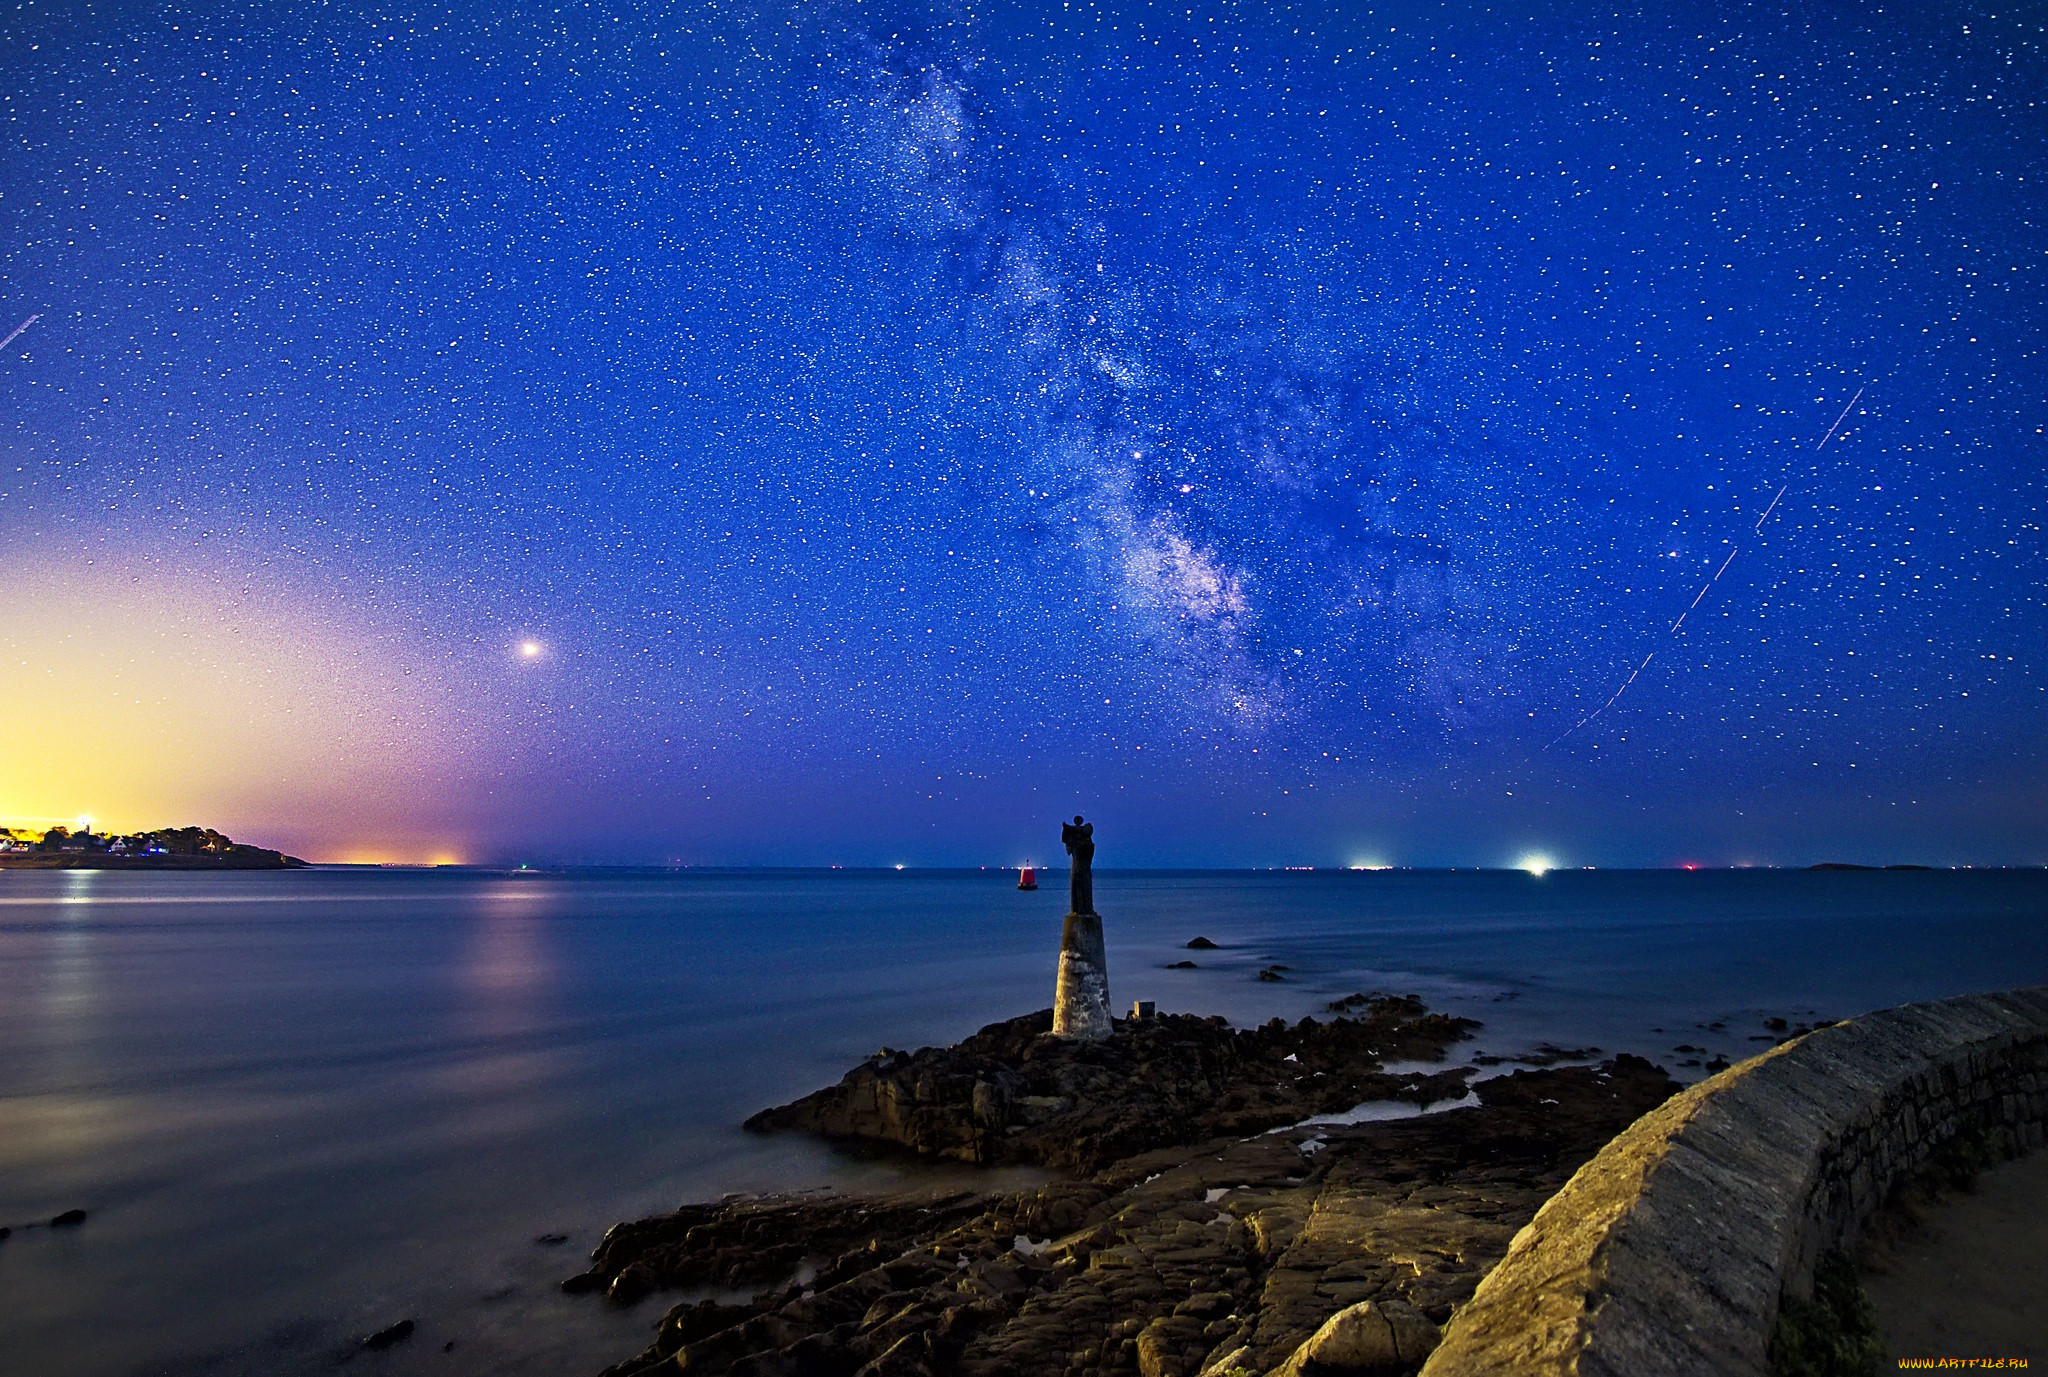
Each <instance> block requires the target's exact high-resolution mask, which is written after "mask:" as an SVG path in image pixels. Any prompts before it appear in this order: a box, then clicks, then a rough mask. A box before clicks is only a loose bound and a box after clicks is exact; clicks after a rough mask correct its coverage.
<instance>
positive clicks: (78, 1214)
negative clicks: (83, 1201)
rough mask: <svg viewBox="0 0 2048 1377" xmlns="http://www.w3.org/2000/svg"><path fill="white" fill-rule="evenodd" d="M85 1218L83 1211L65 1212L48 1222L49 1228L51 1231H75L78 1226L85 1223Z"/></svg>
mask: <svg viewBox="0 0 2048 1377" xmlns="http://www.w3.org/2000/svg"><path fill="white" fill-rule="evenodd" d="M86 1218H87V1216H86V1213H85V1211H84V1210H66V1211H64V1213H62V1214H60V1215H58V1216H56V1217H55V1218H54V1219H52V1220H51V1221H50V1227H51V1228H53V1229H75V1228H77V1227H78V1226H79V1225H80V1224H83V1223H85V1221H86Z"/></svg>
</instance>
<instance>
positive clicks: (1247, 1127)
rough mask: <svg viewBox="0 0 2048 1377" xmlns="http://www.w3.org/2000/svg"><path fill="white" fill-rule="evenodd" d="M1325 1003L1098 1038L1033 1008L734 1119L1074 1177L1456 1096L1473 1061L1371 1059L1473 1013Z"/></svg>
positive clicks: (1128, 1024)
mask: <svg viewBox="0 0 2048 1377" xmlns="http://www.w3.org/2000/svg"><path fill="white" fill-rule="evenodd" d="M1276 978H1277V977H1276ZM1332 1008H1333V1010H1335V1011H1336V1012H1337V1013H1338V1014H1339V1016H1338V1017H1335V1018H1330V1019H1325V1020H1320V1021H1319V1020H1316V1019H1306V1018H1305V1019H1302V1020H1301V1021H1300V1022H1298V1023H1293V1024H1289V1023H1286V1022H1284V1021H1283V1020H1280V1019H1275V1020H1273V1021H1272V1022H1270V1023H1267V1024H1265V1025H1263V1026H1261V1027H1258V1028H1250V1029H1244V1030H1239V1029H1235V1028H1232V1027H1231V1026H1230V1025H1229V1024H1227V1023H1225V1022H1224V1021H1223V1020H1222V1019H1220V1018H1196V1017H1193V1016H1191V1015H1186V1014H1167V1015H1161V1016H1156V1017H1153V1018H1146V1019H1139V1020H1136V1021H1123V1020H1120V1021H1118V1022H1117V1023H1116V1025H1115V1031H1114V1034H1113V1035H1112V1036H1111V1037H1109V1038H1107V1039H1104V1040H1102V1041H1099V1042H1078V1041H1070V1040H1067V1039H1063V1038H1054V1037H1050V1036H1047V1034H1048V1033H1049V1032H1050V1030H1051V1028H1052V1013H1051V1011H1050V1010H1040V1011H1039V1012H1037V1013H1035V1014H1026V1015H1024V1016H1023V1017H1021V1018H1013V1019H1010V1020H1008V1021H1006V1022H1003V1023H992V1024H990V1025H989V1026H988V1027H986V1028H984V1029H982V1030H981V1031H980V1032H978V1033H976V1034H975V1035H974V1036H973V1037H971V1038H968V1039H967V1040H966V1041H965V1042H962V1043H960V1044H959V1045H958V1046H955V1047H927V1048H924V1049H922V1050H921V1051H918V1052H915V1053H912V1052H890V1051H886V1050H885V1051H884V1052H883V1053H880V1054H878V1055H876V1056H874V1057H871V1058H869V1059H868V1060H867V1061H866V1062H864V1063H863V1064H861V1065H860V1066H857V1067H855V1068H854V1069H853V1070H852V1071H849V1072H848V1073H847V1074H846V1076H845V1078H844V1079H842V1080H841V1081H840V1082H839V1084H837V1085H835V1086H830V1087H828V1088H826V1089H824V1090H820V1091H818V1092H816V1093H815V1094H811V1095H806V1096H805V1097H804V1098H803V1099H801V1100H798V1101H796V1102H795V1103H794V1104H788V1105H783V1106H781V1107H779V1108H776V1109H769V1110H764V1111H762V1112H761V1113H759V1114H756V1115H755V1116H754V1117H753V1118H751V1119H749V1120H747V1123H746V1126H747V1127H748V1128H749V1129H752V1130H755V1131H757V1132H772V1131H777V1130H795V1131H799V1132H804V1133H812V1134H817V1135H819V1136H821V1137H825V1138H833V1139H838V1140H842V1141H861V1142H867V1143H877V1144H889V1145H893V1146H896V1147H901V1148H907V1149H909V1150H910V1151H912V1152H915V1153H918V1154H920V1155H922V1156H927V1157H939V1158H950V1159H954V1160H957V1161H962V1162H975V1163H981V1164H985V1165H1004V1164H1037V1165H1041V1166H1047V1167H1052V1168H1055V1169H1058V1170H1062V1171H1069V1172H1075V1173H1080V1174H1086V1173H1089V1172H1094V1171H1097V1170H1099V1169H1101V1168H1102V1167H1104V1166H1106V1165H1108V1164H1109V1163H1111V1162H1114V1161H1117V1160H1119V1159H1121V1158H1125V1157H1129V1156H1131V1155H1132V1154H1133V1153H1137V1152H1144V1151H1147V1150H1149V1149H1152V1148H1158V1147H1168V1146H1172V1145H1175V1144H1183V1143H1195V1142H1201V1141H1203V1140H1205V1139H1209V1138H1216V1137H1222V1136H1225V1135H1237V1136H1243V1135H1245V1134H1248V1133H1258V1132H1262V1131H1263V1130H1265V1129H1269V1128H1274V1127H1277V1126H1279V1125H1282V1124H1291V1123H1298V1122H1300V1121H1301V1120H1303V1119H1306V1118H1308V1117H1310V1116H1311V1115H1316V1114H1334V1113H1339V1112H1342V1111H1343V1110H1346V1109H1349V1108H1351V1107H1352V1106H1354V1105H1357V1104H1361V1103H1363V1102H1364V1101H1367V1100H1408V1101H1412V1102H1415V1103H1418V1104H1428V1103H1434V1102H1437V1101H1441V1100H1455V1099H1459V1098H1462V1097H1463V1096H1464V1095H1465V1093H1466V1087H1465V1083H1464V1078H1465V1077H1467V1076H1469V1075H1471V1074H1472V1072H1471V1070H1470V1069H1469V1068H1464V1067H1460V1068H1457V1069H1455V1070H1451V1071H1445V1072H1440V1073H1436V1074H1434V1075H1429V1074H1415V1073H1411V1074H1406V1075H1399V1076H1391V1075H1387V1074H1385V1073H1384V1072H1383V1071H1382V1070H1381V1069H1380V1068H1381V1067H1382V1065H1383V1064H1384V1063H1386V1062H1388V1061H1394V1060H1403V1061H1440V1060H1442V1058H1443V1056H1444V1053H1445V1051H1446V1050H1447V1049H1448V1048H1449V1047H1451V1046H1452V1045H1453V1044H1454V1043H1456V1042H1458V1041H1460V1040H1462V1039H1464V1038H1468V1037H1470V1036H1471V1035H1472V1033H1473V1031H1474V1030H1475V1029H1477V1028H1478V1027H1479V1025H1478V1024H1477V1023H1474V1022H1473V1021H1471V1020H1470V1019H1458V1018H1447V1017H1445V1016H1444V1015H1442V1014H1433V1013H1430V1012H1429V1011H1428V1010H1427V1009H1426V1008H1424V1007H1423V1005H1422V1003H1421V1001H1420V1000H1417V999H1414V998H1412V997H1407V996H1390V995H1378V996H1374V995H1354V996H1351V997H1349V998H1348V999H1345V1000H1340V1001H1338V1002H1337V1004H1336V1005H1333V1006H1332Z"/></svg>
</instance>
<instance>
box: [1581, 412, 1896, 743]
mask: <svg viewBox="0 0 2048 1377" xmlns="http://www.w3.org/2000/svg"><path fill="white" fill-rule="evenodd" d="M1863 392H1864V389H1863V388H1861V387H1859V388H1857V389H1856V395H1855V396H1853V397H1851V398H1850V399H1849V404H1848V405H1847V406H1845V407H1843V408H1842V414H1841V415H1839V416H1837V417H1835V423H1834V424H1833V425H1831V426H1829V427H1828V433H1827V434H1825V435H1823V436H1821V437H1820V439H1819V440H1818V441H1816V442H1815V443H1814V446H1813V448H1814V452H1815V453H1818V452H1819V451H1820V449H1821V446H1823V445H1825V444H1827V442H1828V441H1830V440H1832V439H1834V438H1835V432H1836V431H1838V430H1840V429H1841V428H1842V422H1843V421H1845V420H1847V419H1848V418H1849V413H1850V412H1851V411H1854V410H1855V409H1856V403H1858V402H1860V401H1862V400H1863ZM1791 487H1792V485H1791V484H1790V483H1786V484H1783V485H1782V486H1780V487H1779V489H1778V494H1777V496H1775V497H1773V498H1772V499H1771V505H1770V506H1768V507H1765V508H1764V514H1763V515H1762V516H1760V517H1758V518H1757V519H1756V525H1755V526H1753V527H1751V528H1750V534H1751V535H1757V534H1759V533H1761V532H1762V531H1763V528H1764V523H1765V522H1766V521H1769V520H1770V519H1771V513H1772V512H1775V511H1776V510H1778V503H1780V502H1782V501H1783V500H1784V498H1785V494H1786V493H1787V492H1789V491H1790V490H1791ZM1741 553H1742V547H1741V546H1740V545H1737V546H1736V547H1735V548H1734V549H1732V550H1730V551H1729V552H1728V558H1726V559H1724V560H1722V561H1721V567H1720V568H1718V569H1716V570H1715V571H1714V574H1713V577H1712V578H1710V579H1708V580H1707V581H1706V582H1705V583H1703V584H1701V585H1700V591H1699V592H1697V593H1695V594H1693V599H1692V601H1691V602H1690V603H1689V604H1687V606H1686V609H1685V611H1683V612H1681V613H1679V614H1678V620H1677V621H1675V622H1673V623H1671V629H1670V630H1669V631H1668V632H1666V633H1665V634H1666V635H1670V636H1676V635H1677V634H1678V629H1679V628H1680V627H1682V626H1684V625H1685V619H1686V618H1687V617H1690V616H1691V615H1692V614H1693V609H1694V608H1696V607H1698V606H1699V605H1700V604H1701V603H1702V602H1704V601H1705V600H1706V596H1707V594H1708V593H1709V592H1711V591H1712V590H1713V587H1714V585H1715V584H1717V583H1719V582H1720V581H1721V575H1723V574H1725V573H1727V572H1728V566H1729V565H1731V564H1733V563H1734V562H1735V557H1736V556H1737V555H1739V554H1741ZM1656 658H1657V652H1656V651H1654V650H1653V651H1651V652H1650V653H1649V654H1648V655H1645V656H1644V657H1643V662H1642V663H1641V664H1639V665H1637V666H1636V667H1635V670H1634V672H1633V673H1631V674H1630V675H1629V676H1628V678H1627V679H1624V680H1623V681H1622V685H1621V687H1620V688H1618V689H1616V690H1615V691H1614V695H1613V697H1611V698H1609V699H1608V700H1607V701H1606V702H1604V703H1602V704H1601V705H1600V706H1599V707H1597V708H1595V709H1593V710H1592V711H1591V712H1589V713H1587V714H1586V715H1585V716H1584V717H1581V718H1580V719H1579V720H1578V721H1576V722H1574V723H1572V724H1571V725H1570V726H1569V727H1566V728H1565V729H1564V732H1563V734H1562V735H1560V736H1559V737H1558V738H1557V740H1556V741H1553V742H1551V743H1550V746H1556V745H1559V744H1561V743H1562V742H1563V741H1564V739H1565V737H1567V736H1570V735H1571V734H1572V733H1573V732H1575V731H1577V730H1578V729H1579V728H1581V727H1583V726H1585V725H1586V724H1587V723H1588V722H1591V721H1592V720H1593V719H1594V718H1596V717H1598V716H1599V715H1600V714H1601V713H1603V712H1606V711H1607V710H1608V709H1609V708H1611V707H1613V706H1614V704H1615V702H1616V700H1618V699H1619V698H1620V697H1621V695H1622V694H1624V693H1627V692H1628V686H1629V685H1630V684H1633V683H1634V682H1635V681H1636V675H1638V674H1641V673H1642V672H1643V671H1644V670H1646V669H1648V668H1649V667H1650V661H1652V660H1654V659H1656ZM1550 746H1545V747H1544V748H1543V749H1544V750H1546V751H1547V750H1549V749H1550Z"/></svg>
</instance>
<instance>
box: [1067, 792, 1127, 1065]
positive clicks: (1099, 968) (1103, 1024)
mask: <svg viewBox="0 0 2048 1377" xmlns="http://www.w3.org/2000/svg"><path fill="white" fill-rule="evenodd" d="M1060 842H1061V844H1062V845H1064V846H1065V847H1066V848H1067V854H1068V855H1069V856H1071V857H1073V870H1072V872H1071V875H1070V878H1069V880H1068V893H1069V895H1070V902H1069V904H1068V909H1069V912H1068V913H1067V918H1066V923H1065V925H1064V927H1062V928H1061V930H1060V972H1059V981H1058V984H1057V986H1056V988H1055V990H1054V994H1053V1004H1052V1031H1053V1036H1055V1037H1063V1038H1082V1039H1088V1040H1093V1039H1097V1038H1106V1037H1108V1036H1109V1035H1110V1033H1111V1031H1112V1030H1113V1025H1112V1023H1111V1021H1110V1013H1109V959H1108V956H1107V954H1106V953H1105V952H1104V950H1103V944H1102V918H1101V916H1100V915H1098V914H1097V913H1096V912H1095V824H1094V823H1091V822H1086V821H1084V820H1083V819H1082V818H1081V816H1080V814H1078V813H1077V814H1075V815H1074V820H1073V821H1072V822H1069V823H1062V824H1061V825H1060Z"/></svg>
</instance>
